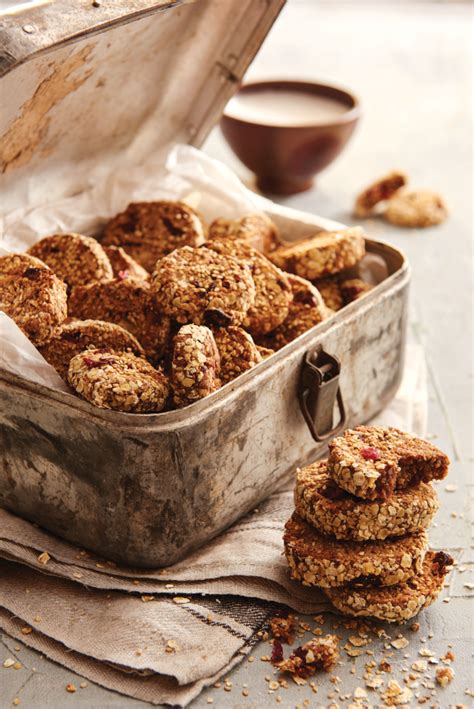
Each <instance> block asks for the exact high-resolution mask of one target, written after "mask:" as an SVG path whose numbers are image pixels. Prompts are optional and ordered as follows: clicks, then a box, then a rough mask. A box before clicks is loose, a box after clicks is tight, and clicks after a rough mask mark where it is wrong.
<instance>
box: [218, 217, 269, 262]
mask: <svg viewBox="0 0 474 709" xmlns="http://www.w3.org/2000/svg"><path fill="white" fill-rule="evenodd" d="M207 238H208V239H209V240H213V239H218V240H221V239H225V238H227V239H242V241H245V242H246V243H247V244H249V246H252V247H253V248H254V249H257V251H260V252H261V253H263V254H265V253H268V252H269V251H273V250H274V249H275V248H276V246H277V244H278V229H277V227H276V225H275V224H274V223H273V222H272V220H271V219H270V217H267V215H266V214H264V213H263V212H262V213H260V214H247V215H245V216H244V217H241V218H240V219H222V218H220V219H215V220H214V221H213V222H212V223H211V225H210V227H209V232H208V237H207Z"/></svg>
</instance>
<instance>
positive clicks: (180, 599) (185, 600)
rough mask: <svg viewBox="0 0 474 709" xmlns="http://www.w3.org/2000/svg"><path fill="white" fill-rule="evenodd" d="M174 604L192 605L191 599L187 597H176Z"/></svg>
mask: <svg viewBox="0 0 474 709" xmlns="http://www.w3.org/2000/svg"><path fill="white" fill-rule="evenodd" d="M173 603H177V604H178V605H182V604H184V603H191V599H190V598H186V596H174V598H173Z"/></svg>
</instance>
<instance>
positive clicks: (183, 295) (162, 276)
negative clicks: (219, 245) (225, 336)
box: [151, 246, 255, 325]
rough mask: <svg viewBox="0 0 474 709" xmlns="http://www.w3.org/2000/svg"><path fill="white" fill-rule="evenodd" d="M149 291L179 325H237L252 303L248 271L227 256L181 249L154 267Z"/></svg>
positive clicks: (186, 248) (208, 250) (187, 248)
mask: <svg viewBox="0 0 474 709" xmlns="http://www.w3.org/2000/svg"><path fill="white" fill-rule="evenodd" d="M151 287H152V291H153V294H154V297H155V300H156V303H157V304H158V307H159V309H160V310H162V311H163V312H164V313H165V314H166V315H167V316H168V317H170V318H173V320H176V321H177V322H178V323H180V324H186V323H194V324H195V325H201V324H203V323H207V324H212V325H231V324H232V325H240V323H241V322H242V321H243V320H244V318H245V316H246V314H247V311H248V309H249V308H250V307H251V306H252V305H253V303H254V302H255V285H254V282H253V278H252V274H251V272H250V269H249V268H248V266H247V265H246V264H245V263H242V262H240V261H237V259H235V258H233V257H232V256H231V255H228V254H220V253H217V252H216V251H214V250H210V249H208V248H206V247H201V248H199V249H193V248H191V247H190V246H183V248H181V249H175V251H173V252H172V253H171V254H169V255H168V256H165V257H164V258H162V259H161V260H160V261H158V263H157V264H156V269H155V271H154V273H153V276H152V279H151Z"/></svg>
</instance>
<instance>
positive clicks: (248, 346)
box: [213, 326, 263, 384]
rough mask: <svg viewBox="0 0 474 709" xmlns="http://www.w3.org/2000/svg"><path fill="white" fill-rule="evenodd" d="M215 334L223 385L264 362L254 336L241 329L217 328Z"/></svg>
mask: <svg viewBox="0 0 474 709" xmlns="http://www.w3.org/2000/svg"><path fill="white" fill-rule="evenodd" d="M213 333H214V339H215V341H216V345H217V349H218V350H219V356H220V363H221V368H220V379H221V381H222V384H227V382H230V381H232V379H235V378H236V377H238V376H239V374H242V373H243V372H246V371H247V369H251V368H252V367H254V366H255V365H256V364H258V363H259V362H261V361H262V359H263V357H262V355H261V354H260V352H259V350H258V347H257V345H256V344H255V342H254V341H253V339H252V336H251V335H249V333H248V332H245V330H242V328H241V327H233V326H230V327H226V328H216V329H214V331H213Z"/></svg>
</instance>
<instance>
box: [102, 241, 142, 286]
mask: <svg viewBox="0 0 474 709" xmlns="http://www.w3.org/2000/svg"><path fill="white" fill-rule="evenodd" d="M104 251H105V253H106V254H107V257H108V259H109V261H110V264H111V266H112V270H113V272H114V277H115V278H124V277H125V276H129V277H130V278H138V280H140V281H147V280H148V279H149V278H150V274H149V273H148V271H145V269H144V268H142V266H140V264H139V263H137V262H136V261H135V259H133V258H132V257H131V256H129V254H127V252H126V251H124V250H123V249H122V247H121V246H104Z"/></svg>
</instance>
